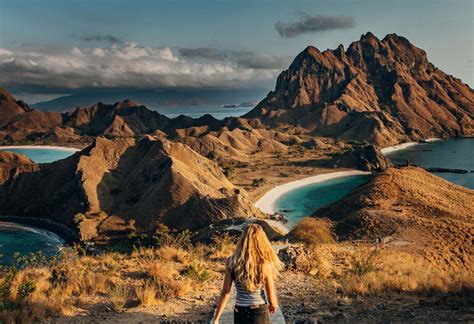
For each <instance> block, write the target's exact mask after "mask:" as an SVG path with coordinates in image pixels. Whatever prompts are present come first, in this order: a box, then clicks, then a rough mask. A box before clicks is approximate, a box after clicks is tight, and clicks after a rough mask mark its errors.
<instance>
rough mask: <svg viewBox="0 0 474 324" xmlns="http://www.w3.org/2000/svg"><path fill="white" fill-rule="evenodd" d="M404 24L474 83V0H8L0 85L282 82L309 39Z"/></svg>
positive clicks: (335, 40)
mask: <svg viewBox="0 0 474 324" xmlns="http://www.w3.org/2000/svg"><path fill="white" fill-rule="evenodd" d="M368 31H371V32H372V33H374V34H375V35H376V36H377V37H379V38H383V37H384V36H385V35H386V34H388V33H397V34H398V35H401V36H404V37H406V38H408V39H409V40H410V41H411V42H412V43H413V44H414V45H416V46H418V47H420V48H423V49H424V50H425V51H426V52H427V53H428V58H429V60H430V61H431V62H432V63H433V64H435V65H436V66H437V67H439V68H440V69H442V70H443V71H445V72H447V73H449V74H452V75H454V76H456V77H458V78H460V79H461V80H462V81H463V82H465V83H467V84H469V85H470V86H471V87H472V86H473V85H474V1H472V0H398V1H395V0H393V1H389V0H330V1H319V0H314V1H301V0H291V1H290V0H261V1H247V0H241V1H230V0H221V1H211V0H207V1H204V0H202V1H201V0H173V1H160V0H134V1H129V0H67V1H66V0H0V86H1V87H5V88H6V89H8V90H9V91H11V92H12V93H14V94H15V95H16V96H17V97H21V98H22V99H26V100H27V101H29V102H35V101H40V100H44V99H50V98H53V97H57V96H59V95H63V94H69V93H78V92H81V91H87V90H91V89H122V88H123V89H131V88H133V89H150V90H153V89H167V88H173V89H180V88H183V89H189V88H207V89H213V88H219V89H221V88H228V89H235V88H239V89H241V88H261V89H265V90H271V89H273V88H274V84H275V81H276V77H277V76H278V74H279V73H280V72H281V71H282V70H284V69H286V68H287V67H288V65H289V64H290V63H291V61H292V59H293V58H294V57H295V56H296V55H297V54H298V53H299V52H300V51H302V50H303V49H304V48H305V47H306V46H308V45H313V46H316V47H318V48H319V49H320V50H325V49H327V48H331V49H332V48H336V47H337V46H338V45H339V44H343V45H344V46H345V47H346V48H347V46H348V45H349V44H350V43H351V42H353V41H356V40H358V39H359V38H360V36H361V35H362V34H365V33H366V32H368Z"/></svg>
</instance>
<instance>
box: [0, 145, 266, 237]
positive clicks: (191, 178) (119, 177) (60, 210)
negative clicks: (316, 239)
mask: <svg viewBox="0 0 474 324" xmlns="http://www.w3.org/2000/svg"><path fill="white" fill-rule="evenodd" d="M7 155H8V156H7ZM11 155H12V154H11V153H6V152H2V153H0V157H1V158H0V169H1V170H7V169H8V170H15V172H12V171H10V172H6V173H8V174H5V175H3V174H2V177H3V179H2V183H3V184H2V185H1V186H0V199H1V201H0V214H5V215H17V216H30V217H44V216H45V215H47V216H48V217H49V218H51V219H52V220H55V221H57V222H60V223H63V224H66V225H68V226H70V227H75V226H76V225H77V223H78V222H79V228H80V230H81V235H82V236H83V238H89V239H91V238H96V239H99V238H110V237H115V236H123V235H125V234H127V233H132V232H149V231H153V230H154V229H155V227H156V226H157V225H158V224H159V223H164V224H166V225H169V226H171V227H173V228H178V229H184V228H189V229H198V228H202V227H205V226H207V225H209V224H211V223H214V222H218V221H221V220H223V219H227V218H233V217H249V216H261V214H260V213H259V212H258V211H257V210H255V209H254V208H253V205H252V203H251V202H250V200H249V198H248V196H247V194H246V193H245V191H243V190H241V189H238V188H236V187H234V185H232V183H230V182H229V181H228V180H227V178H226V177H225V176H224V175H223V174H222V171H221V169H220V168H219V167H218V166H217V165H216V164H215V163H214V162H212V161H210V160H208V159H206V158H204V157H203V156H201V155H199V154H198V153H196V152H194V151H193V150H192V149H191V148H189V147H187V146H186V145H184V144H181V143H174V142H170V141H167V140H162V139H158V138H154V137H145V138H144V139H142V140H140V141H136V140H134V139H132V138H128V139H116V140H113V141H112V140H107V139H105V138H97V139H96V140H95V141H94V143H93V144H92V145H91V146H89V147H88V148H86V149H85V150H83V151H80V152H78V153H76V154H74V155H73V156H71V157H69V158H67V159H64V160H60V161H57V162H54V163H51V164H43V165H39V166H38V165H36V164H34V163H33V162H31V161H29V163H28V160H25V158H22V157H21V156H16V157H15V159H13V158H12V157H11ZM12 160H18V161H19V162H21V163H19V165H18V166H16V167H15V166H12V163H13V162H12ZM2 162H3V163H2ZM38 188H41V190H38ZM102 212H105V214H104V213H102ZM77 213H84V214H86V217H85V218H84V219H76V220H74V216H75V215H76V214H77Z"/></svg>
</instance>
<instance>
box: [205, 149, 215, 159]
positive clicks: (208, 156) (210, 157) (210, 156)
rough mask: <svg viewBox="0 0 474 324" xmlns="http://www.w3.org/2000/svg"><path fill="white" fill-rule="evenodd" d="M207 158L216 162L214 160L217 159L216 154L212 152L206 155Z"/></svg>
mask: <svg viewBox="0 0 474 324" xmlns="http://www.w3.org/2000/svg"><path fill="white" fill-rule="evenodd" d="M206 157H207V158H208V159H209V160H214V159H215V158H216V152H214V151H210V152H209V153H207V154H206Z"/></svg>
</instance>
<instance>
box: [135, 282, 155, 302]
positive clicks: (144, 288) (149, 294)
mask: <svg viewBox="0 0 474 324" xmlns="http://www.w3.org/2000/svg"><path fill="white" fill-rule="evenodd" d="M135 295H136V296H137V299H138V301H139V302H140V304H141V305H143V306H153V305H156V304H157V303H158V299H157V298H156V295H157V291H156V285H155V284H154V283H153V282H150V281H147V282H146V283H145V284H144V285H140V286H137V287H135Z"/></svg>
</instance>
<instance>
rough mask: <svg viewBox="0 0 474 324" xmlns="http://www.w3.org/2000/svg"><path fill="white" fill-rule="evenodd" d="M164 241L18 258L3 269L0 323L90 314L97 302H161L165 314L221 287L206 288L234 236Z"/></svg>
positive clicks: (120, 306)
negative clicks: (176, 304) (184, 300)
mask: <svg viewBox="0 0 474 324" xmlns="http://www.w3.org/2000/svg"><path fill="white" fill-rule="evenodd" d="M164 241H165V243H164V244H160V245H159V246H157V247H138V248H135V249H134V250H133V251H131V253H119V252H107V253H104V254H100V255H96V256H84V255H81V253H80V252H81V249H67V250H64V251H63V253H62V255H61V256H60V257H58V258H57V259H54V260H46V259H45V258H43V257H38V256H30V257H26V258H20V259H18V262H17V264H16V265H15V266H13V267H8V268H3V269H2V272H1V281H0V289H1V290H0V298H1V299H0V310H1V312H0V322H2V323H30V322H32V321H38V320H44V319H47V318H52V319H54V318H58V317H61V318H63V319H67V318H75V317H76V316H81V315H88V314H90V312H91V310H92V309H96V308H97V305H102V309H103V310H114V311H115V312H118V313H123V312H130V311H133V310H134V309H140V308H149V307H153V306H157V307H158V308H157V309H155V312H161V313H164V311H163V309H164V307H160V306H163V305H165V304H170V305H172V304H173V302H175V301H176V300H178V299H180V298H182V297H185V296H189V295H193V294H194V295H196V292H199V291H201V292H202V291H204V290H206V289H207V290H209V291H210V293H211V294H210V296H208V297H209V298H210V299H211V300H213V299H214V298H215V294H216V293H217V291H218V289H219V287H218V286H219V285H217V284H213V286H215V287H216V289H215V290H213V289H209V288H205V287H206V285H207V284H208V282H209V281H212V280H216V279H219V280H220V276H221V271H222V270H223V264H224V258H225V257H227V256H228V255H229V253H230V251H232V248H231V247H229V245H231V244H233V243H232V240H231V239H230V238H229V237H228V236H222V237H215V244H212V245H207V246H204V245H195V246H192V245H190V244H188V242H186V241H185V240H173V241H170V240H164ZM177 242H179V244H178V243H177ZM204 302H206V303H208V304H209V306H210V307H212V305H213V304H212V302H209V300H204ZM168 308H169V307H168ZM206 316H207V315H206ZM206 316H205V317H206Z"/></svg>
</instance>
